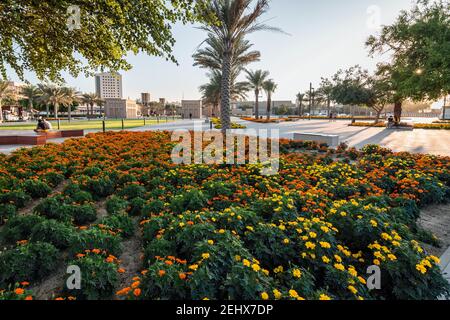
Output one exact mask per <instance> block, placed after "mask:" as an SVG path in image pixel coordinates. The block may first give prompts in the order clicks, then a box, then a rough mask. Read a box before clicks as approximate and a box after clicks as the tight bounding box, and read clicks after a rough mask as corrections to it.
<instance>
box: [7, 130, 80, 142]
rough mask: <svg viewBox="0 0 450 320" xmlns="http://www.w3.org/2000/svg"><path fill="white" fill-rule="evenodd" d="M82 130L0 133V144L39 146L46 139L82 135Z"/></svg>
mask: <svg viewBox="0 0 450 320" xmlns="http://www.w3.org/2000/svg"><path fill="white" fill-rule="evenodd" d="M83 136H84V130H64V131H48V132H40V133H34V132H33V133H30V134H18V135H9V136H2V135H0V145H16V144H20V145H30V146H40V145H44V144H46V143H47V139H57V138H70V137H83Z"/></svg>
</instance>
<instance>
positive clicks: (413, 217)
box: [0, 132, 450, 300]
mask: <svg viewBox="0 0 450 320" xmlns="http://www.w3.org/2000/svg"><path fill="white" fill-rule="evenodd" d="M173 146H174V144H173V143H172V142H171V141H170V133H167V132H143V133H129V132H118V133H114V132H108V133H106V134H90V135H88V136H87V137H86V138H83V139H77V140H69V141H66V142H64V143H63V144H61V145H53V144H50V145H46V146H44V147H38V148H33V149H23V150H19V151H17V152H15V153H14V154H13V155H11V156H4V155H0V160H1V161H0V173H1V178H0V205H1V206H3V208H8V211H7V212H8V214H7V215H6V216H5V217H3V222H4V223H5V225H4V227H3V230H2V236H3V237H2V239H3V240H2V241H3V243H2V246H1V247H2V248H3V247H6V250H5V251H3V252H1V253H0V275H1V278H0V288H3V289H4V291H0V292H2V293H1V294H0V299H1V298H7V299H24V298H32V297H33V294H32V292H25V291H22V290H23V289H22V288H23V286H22V287H21V286H20V283H21V282H24V281H26V282H31V283H32V284H36V285H38V284H39V281H42V280H45V278H46V277H47V276H48V274H49V273H51V272H52V271H53V270H55V268H56V266H57V260H58V259H64V263H65V264H67V265H73V264H75V265H79V266H80V268H81V271H82V272H86V273H87V274H96V275H98V276H96V277H83V280H82V281H84V283H82V288H85V289H83V290H81V291H76V290H75V291H70V290H65V291H64V292H57V293H55V294H56V295H57V296H59V298H58V299H74V298H77V299H103V298H113V297H114V296H115V295H116V296H117V297H120V298H123V299H205V298H207V299H249V300H250V299H263V300H265V299H287V300H301V299H322V300H326V299H435V298H437V297H439V296H440V295H442V294H448V293H449V288H448V283H447V282H446V281H445V280H444V279H443V277H442V275H441V274H440V270H439V267H438V258H436V257H433V256H428V255H427V254H426V253H425V252H424V250H423V249H422V248H421V247H420V245H419V241H426V242H435V241H436V240H435V239H433V237H432V236H431V235H429V234H427V233H426V232H425V231H424V230H421V229H420V228H418V226H417V224H416V221H417V219H418V218H419V216H420V210H419V208H420V207H422V206H426V205H429V204H434V203H440V202H443V201H445V200H448V199H449V197H450V171H449V169H450V158H448V157H435V156H429V155H413V154H408V153H392V152H391V151H389V150H387V149H383V148H380V147H376V146H368V147H366V148H365V149H364V150H362V151H361V152H359V151H356V150H355V149H349V150H347V149H346V147H345V146H341V147H340V148H338V149H337V150H336V151H335V150H329V149H327V148H326V147H325V146H321V145H318V144H317V143H310V142H301V141H285V140H282V141H281V148H280V150H281V152H282V155H281V159H280V172H279V174H278V175H275V176H261V175H260V166H257V165H241V166H224V165H221V166H208V165H189V166H177V165H175V164H173V163H172V162H171V160H170V153H171V151H172V148H173ZM64 179H66V180H68V184H67V186H66V187H65V188H64V190H63V192H62V193H60V194H52V195H50V196H48V189H47V188H42V190H44V191H45V192H42V193H40V192H37V191H36V188H35V186H37V185H40V183H43V184H46V185H48V186H49V187H50V188H55V187H56V186H57V185H58V184H59V183H61V182H62V180H64ZM27 181H34V182H33V183H30V182H27ZM38 190H40V188H39V189H38ZM46 196H48V197H49V198H47V199H43V200H42V201H40V204H39V205H38V206H37V207H36V208H35V210H34V214H32V215H27V216H18V215H17V211H18V210H20V209H21V208H22V207H24V206H26V205H27V204H28V203H29V202H30V201H31V199H32V197H33V198H39V197H46ZM52 199H53V200H52ZM102 199H107V200H106V204H105V207H106V209H107V211H108V215H107V216H106V217H102V218H101V219H98V218H97V219H95V218H94V216H93V212H92V208H93V204H94V203H95V201H98V200H102ZM132 217H135V218H134V219H138V220H139V230H135V226H134V224H133V218H132ZM50 230H54V232H50ZM135 232H142V237H143V243H142V252H143V256H142V257H143V260H142V268H141V272H140V273H139V274H136V275H135V277H134V279H133V281H132V282H131V283H130V284H129V286H127V287H124V288H122V287H118V277H119V276H120V274H121V273H123V272H125V271H126V270H123V269H122V268H121V267H120V259H119V258H117V257H120V254H121V252H122V250H123V247H122V241H123V240H124V239H126V238H127V237H130V236H132V235H133V234H134V233H135ZM135 254H136V255H137V256H140V255H141V254H142V253H141V252H135ZM19 262H20V263H19ZM372 265H377V266H379V267H380V269H381V271H382V274H381V276H382V285H381V290H373V291H370V290H369V289H368V287H367V285H366V282H367V280H368V277H369V274H368V273H367V268H368V267H369V266H372ZM30 268H31V270H34V271H33V272H32V273H30V272H25V270H27V271H28V270H30ZM62 286H63V283H61V287H62ZM16 288H19V289H22V290H19V291H18V292H14V290H15V289H16Z"/></svg>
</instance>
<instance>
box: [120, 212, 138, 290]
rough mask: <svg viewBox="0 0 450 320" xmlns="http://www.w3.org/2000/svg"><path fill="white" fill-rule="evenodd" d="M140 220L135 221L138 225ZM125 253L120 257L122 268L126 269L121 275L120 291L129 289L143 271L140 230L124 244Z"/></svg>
mask: <svg viewBox="0 0 450 320" xmlns="http://www.w3.org/2000/svg"><path fill="white" fill-rule="evenodd" d="M138 221H139V220H138V219H135V223H136V224H137V222H138ZM122 245H123V252H122V254H121V255H120V257H119V260H120V261H121V263H120V267H121V268H123V269H125V272H124V273H122V274H120V280H119V286H118V288H119V290H120V289H122V288H125V287H128V286H130V285H131V283H132V282H133V278H134V277H136V276H140V272H141V270H142V260H141V254H142V235H141V232H140V230H136V232H135V233H134V235H133V237H131V238H130V239H128V240H125V241H124V242H122Z"/></svg>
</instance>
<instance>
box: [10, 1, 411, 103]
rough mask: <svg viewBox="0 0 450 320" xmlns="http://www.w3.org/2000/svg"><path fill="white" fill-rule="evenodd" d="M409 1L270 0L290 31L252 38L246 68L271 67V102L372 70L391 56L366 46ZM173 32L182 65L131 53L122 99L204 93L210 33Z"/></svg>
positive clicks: (79, 83)
mask: <svg viewBox="0 0 450 320" xmlns="http://www.w3.org/2000/svg"><path fill="white" fill-rule="evenodd" d="M411 6H412V0H394V1H393V0H272V1H271V6H270V9H269V11H268V13H267V14H266V15H265V16H263V17H262V19H263V20H268V22H267V23H268V24H269V25H272V26H276V27H279V28H281V29H282V30H283V31H284V32H286V33H288V35H285V34H280V33H273V32H259V33H255V34H252V35H250V36H249V37H248V39H249V40H250V41H251V42H252V43H253V44H254V47H253V49H255V50H258V51H260V52H261V61H260V62H257V63H253V64H251V65H249V67H248V68H249V69H253V70H255V69H263V70H268V71H269V72H270V77H271V78H272V79H273V80H274V81H275V82H276V83H277V84H278V90H277V91H276V92H275V94H274V96H273V99H275V100H292V101H295V95H296V94H297V93H298V92H300V91H306V90H308V89H309V83H310V82H312V83H313V86H314V87H317V86H318V85H319V83H320V79H321V77H330V76H332V75H333V74H334V73H335V72H336V71H337V70H338V69H340V68H348V67H351V66H353V65H355V64H359V65H361V66H363V67H364V68H367V69H369V70H373V69H374V67H375V65H376V63H377V62H379V61H382V60H384V59H387V58H388V57H376V58H371V57H369V56H368V50H367V48H365V45H364V43H365V41H366V39H367V38H368V37H369V36H370V35H372V34H376V33H377V32H378V31H379V29H378V28H379V26H380V24H381V25H386V24H390V23H392V22H393V21H394V20H395V18H396V17H397V16H398V13H399V12H400V10H403V9H409V8H411ZM173 32H174V37H175V39H176V40H177V43H176V44H175V47H174V54H175V57H176V58H177V60H178V63H179V65H176V64H174V63H172V62H167V61H165V60H164V59H163V58H157V57H150V56H148V55H145V54H139V55H137V56H134V55H132V56H129V57H128V61H129V62H130V63H131V64H132V65H133V69H132V70H130V71H127V72H121V74H122V76H123V90H124V92H123V94H124V97H126V98H128V97H129V98H131V99H137V98H139V97H140V93H141V92H150V94H151V97H152V100H158V99H159V98H166V100H167V101H180V100H182V99H183V98H184V99H186V100H194V99H200V98H201V95H200V93H199V91H198V87H199V86H200V85H202V84H204V83H206V82H207V77H206V73H207V70H205V69H200V68H199V67H193V66H192V65H193V59H192V54H193V53H194V52H195V51H196V49H197V48H198V46H199V45H200V44H201V43H202V41H203V40H204V39H205V37H206V35H205V32H204V31H201V30H199V29H198V28H196V27H195V26H193V25H181V24H180V25H176V26H174V29H173ZM9 75H10V78H11V80H15V81H18V80H19V79H18V78H17V76H15V75H14V74H13V73H12V72H10V74H9ZM26 76H27V79H28V80H29V81H30V82H31V83H37V80H36V78H35V77H34V76H33V75H32V74H30V73H27V74H26ZM64 77H65V80H66V83H67V85H69V86H71V87H75V88H77V89H78V90H80V91H83V92H94V91H95V81H94V79H93V78H86V77H84V76H80V77H78V78H77V79H74V78H72V77H70V76H69V75H67V74H64ZM241 78H244V75H242V76H241ZM251 99H252V98H251V95H250V94H249V100H251Z"/></svg>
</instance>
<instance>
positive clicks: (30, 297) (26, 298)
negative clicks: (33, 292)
mask: <svg viewBox="0 0 450 320" xmlns="http://www.w3.org/2000/svg"><path fill="white" fill-rule="evenodd" d="M25 300H33V297H32V296H26V297H25Z"/></svg>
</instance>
